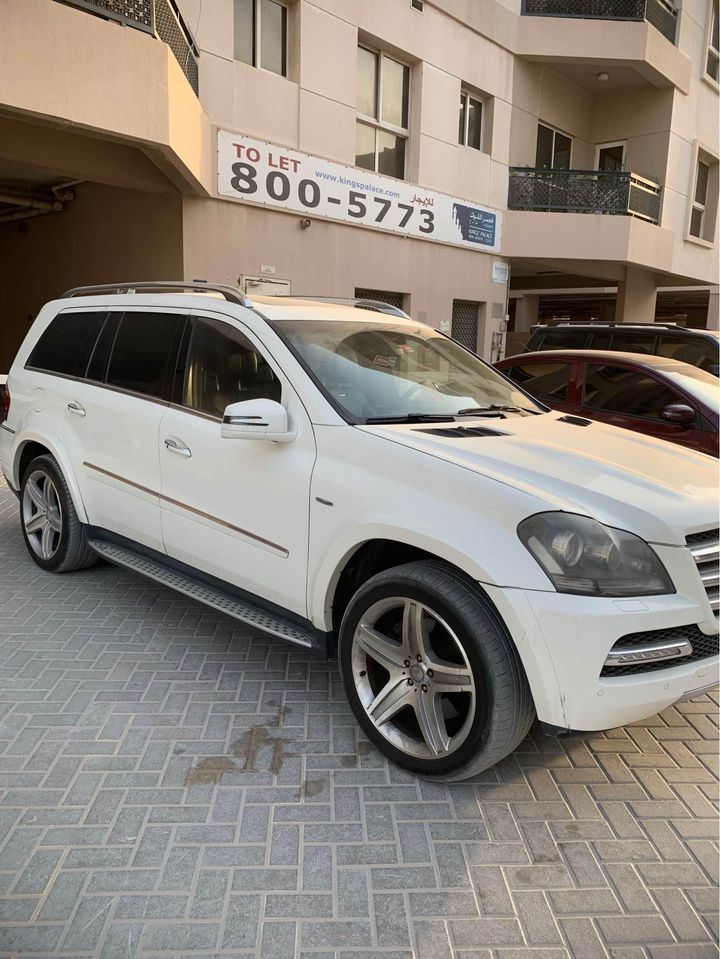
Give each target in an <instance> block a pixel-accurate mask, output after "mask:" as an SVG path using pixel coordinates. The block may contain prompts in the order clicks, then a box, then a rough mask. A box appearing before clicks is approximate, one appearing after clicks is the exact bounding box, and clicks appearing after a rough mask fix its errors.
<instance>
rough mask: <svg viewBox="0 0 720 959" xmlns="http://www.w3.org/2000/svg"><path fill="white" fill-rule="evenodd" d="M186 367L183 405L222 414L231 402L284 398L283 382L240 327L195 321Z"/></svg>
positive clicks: (203, 411)
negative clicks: (282, 396)
mask: <svg viewBox="0 0 720 959" xmlns="http://www.w3.org/2000/svg"><path fill="white" fill-rule="evenodd" d="M194 324H195V325H194V329H193V334H192V338H191V340H190V352H189V355H188V360H187V366H186V370H185V386H184V389H183V400H182V403H183V406H187V407H189V408H190V409H194V410H198V411H199V412H201V413H208V414H210V415H211V416H222V414H223V412H224V410H225V407H226V406H229V405H230V403H240V402H242V401H243V400H257V399H271V400H277V401H278V402H279V401H280V395H281V392H282V388H281V384H280V381H279V380H278V379H277V377H276V376H275V374H274V373H273V371H272V369H271V368H270V366H269V365H268V363H267V361H266V360H265V358H264V357H263V355H262V354H261V353H258V352H257V350H256V349H255V347H254V346H253V345H252V343H251V342H250V341H249V340H248V339H247V338H246V337H245V336H243V334H242V333H240V332H239V330H236V329H233V327H231V326H229V325H228V324H226V323H220V322H217V321H215V320H195V321H194Z"/></svg>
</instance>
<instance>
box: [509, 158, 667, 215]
mask: <svg viewBox="0 0 720 959" xmlns="http://www.w3.org/2000/svg"><path fill="white" fill-rule="evenodd" d="M661 197H662V187H661V186H659V185H658V184H657V183H654V182H653V181H652V180H648V179H647V178H646V177H643V176H640V175H639V174H637V173H629V172H627V171H624V170H622V171H615V172H605V171H603V170H537V169H532V168H528V167H510V188H509V191H508V208H509V209H511V210H536V211H544V212H547V213H601V214H609V215H621V216H623V215H624V216H635V217H639V218H640V219H642V220H647V221H648V222H649V223H659V222H660V202H661Z"/></svg>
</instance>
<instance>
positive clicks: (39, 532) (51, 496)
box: [22, 469, 63, 561]
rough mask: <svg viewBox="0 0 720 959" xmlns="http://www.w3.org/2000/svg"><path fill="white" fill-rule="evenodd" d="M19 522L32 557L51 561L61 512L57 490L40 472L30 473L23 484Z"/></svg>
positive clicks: (57, 542)
mask: <svg viewBox="0 0 720 959" xmlns="http://www.w3.org/2000/svg"><path fill="white" fill-rule="evenodd" d="M22 521H23V526H24V527H25V534H26V537H27V541H28V544H29V545H30V548H31V549H32V551H33V552H34V553H35V555H36V556H39V557H40V558H41V559H44V560H46V561H47V560H50V559H52V558H53V556H54V555H55V553H56V552H57V549H58V546H59V545H60V537H61V534H62V528H63V511H62V506H61V505H60V497H59V496H58V491H57V488H56V486H55V484H54V483H53V481H52V478H51V477H50V475H49V474H48V473H47V472H46V471H45V470H43V469H35V470H33V471H32V473H30V474H29V475H28V476H27V478H26V480H25V485H24V487H23V494H22Z"/></svg>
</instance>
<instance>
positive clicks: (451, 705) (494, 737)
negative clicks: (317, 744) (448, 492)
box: [338, 560, 535, 782]
mask: <svg viewBox="0 0 720 959" xmlns="http://www.w3.org/2000/svg"><path fill="white" fill-rule="evenodd" d="M418 636H419V637H420V639H419V640H418ZM413 637H415V639H413ZM418 650H422V652H418ZM338 658H339V664H340V672H341V676H342V682H343V686H344V688H345V693H346V695H347V697H348V700H349V702H350V706H351V708H352V710H353V712H354V713H355V716H356V718H357V720H358V722H359V724H360V726H361V727H362V729H363V732H364V733H365V735H366V736H367V737H368V739H370V740H371V742H373V743H374V744H375V745H376V746H377V748H378V749H379V750H380V751H381V752H382V753H383V754H384V755H385V756H387V758H388V759H390V760H392V761H393V762H394V763H397V765H399V766H403V767H404V768H405V769H409V770H411V771H412V772H414V773H417V774H419V775H421V776H426V777H428V778H430V779H435V780H440V781H445V782H452V781H456V780H462V779H467V778H469V777H470V776H474V775H476V774H477V773H480V772H482V771H483V770H484V769H488V768H489V767H490V766H494V765H495V763H497V762H499V761H500V760H501V759H503V758H504V757H505V756H507V755H508V754H509V753H511V752H512V751H513V750H514V749H516V748H517V746H519V744H520V743H521V742H522V741H523V739H524V738H525V736H526V735H527V733H528V731H529V729H530V727H531V725H532V723H533V720H534V719H535V709H534V706H533V702H532V696H531V693H530V687H529V685H528V681H527V678H526V676H525V671H524V669H523V666H522V663H521V661H520V657H519V656H518V653H517V650H516V649H515V644H514V643H513V641H512V639H511V637H510V635H509V633H508V631H507V629H506V627H505V625H504V623H503V622H502V620H501V619H500V617H499V616H498V614H497V612H496V611H495V609H494V607H493V606H492V605H491V604H490V602H489V601H488V600H487V599H486V597H485V596H484V594H483V593H482V592H481V590H480V589H479V588H478V587H477V586H476V585H475V584H474V583H473V582H472V581H471V580H469V579H466V578H465V577H464V576H463V575H462V574H461V573H459V572H458V571H456V570H454V569H452V568H450V567H448V566H446V565H445V564H443V563H441V562H439V561H434V560H428V561H422V562H417V563H409V564H408V565H406V566H398V567H396V568H394V569H389V570H386V571H385V572H382V573H379V574H378V575H377V576H373V577H372V578H371V579H369V580H368V581H367V582H366V583H364V584H363V586H361V587H360V589H359V590H358V591H357V592H356V593H355V595H354V596H353V598H352V599H351V601H350V603H349V605H348V607H347V609H346V611H345V615H344V617H343V621H342V624H341V626H340V635H339V643H338ZM433 666H434V667H435V668H434V669H433Z"/></svg>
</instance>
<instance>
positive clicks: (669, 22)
mask: <svg viewBox="0 0 720 959" xmlns="http://www.w3.org/2000/svg"><path fill="white" fill-rule="evenodd" d="M522 14H523V16H526V17H566V18H571V19H580V20H631V21H632V20H634V21H640V20H646V21H647V22H648V23H650V24H652V25H653V26H654V27H655V29H656V30H659V31H660V33H662V35H663V36H664V37H665V38H666V39H667V40H669V41H670V43H673V44H674V43H675V34H676V30H677V10H676V9H675V6H674V4H673V3H671V2H669V0H523V4H522Z"/></svg>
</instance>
